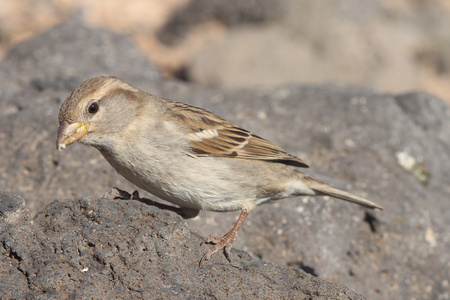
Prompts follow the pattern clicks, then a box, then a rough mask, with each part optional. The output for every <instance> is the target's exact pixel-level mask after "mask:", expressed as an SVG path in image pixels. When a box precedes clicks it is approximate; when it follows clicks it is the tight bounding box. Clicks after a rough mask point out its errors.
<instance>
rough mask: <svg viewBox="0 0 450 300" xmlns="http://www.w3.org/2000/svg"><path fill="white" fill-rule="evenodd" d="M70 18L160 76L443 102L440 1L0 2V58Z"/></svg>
mask: <svg viewBox="0 0 450 300" xmlns="http://www.w3.org/2000/svg"><path fill="white" fill-rule="evenodd" d="M231 4H232V5H231ZM73 15H79V16H80V17H81V18H82V19H83V20H84V21H85V22H86V23H87V24H90V25H93V26H100V27H106V28H109V29H112V30H114V31H116V32H119V33H122V34H125V35H128V36H130V37H131V38H132V39H133V40H135V41H136V42H137V44H138V45H139V47H140V48H141V49H142V50H143V51H144V52H145V53H146V55H148V57H149V58H150V59H151V60H152V61H153V62H154V63H155V64H156V65H157V66H158V67H159V68H160V69H161V70H162V72H163V74H164V75H165V76H167V77H172V78H179V79H182V80H186V81H191V82H196V83H199V84H202V85H210V86H226V87H251V86H258V85H264V86H269V85H278V84H283V83H292V82H295V83H321V82H336V83H342V84H349V85H363V86H368V87H372V88H374V89H376V90H378V91H380V92H386V93H402V92H406V91H416V90H426V91H428V92H430V93H433V94H435V95H438V96H439V97H441V98H443V99H444V100H446V101H447V103H450V85H449V84H448V83H449V79H450V17H449V16H450V1H444V0H440V1H439V0H435V1H429V0H409V1H407V0H377V1H375V0H365V1H364V0H341V1H333V0H320V1H317V0H297V1H294V0H279V1H270V0H229V1H221V0H165V1H161V0H132V1H130V0H109V1H88V0H76V1H75V0H22V1H13V0H0V59H1V58H3V57H4V56H5V55H6V53H7V51H8V49H10V48H11V47H14V45H16V44H17V43H20V42H21V41H24V40H26V39H29V38H31V37H32V36H33V35H36V34H38V33H40V32H42V31H44V30H47V29H49V28H50V27H52V26H54V25H56V24H58V23H60V22H62V21H64V20H65V19H67V18H69V17H71V16H73Z"/></svg>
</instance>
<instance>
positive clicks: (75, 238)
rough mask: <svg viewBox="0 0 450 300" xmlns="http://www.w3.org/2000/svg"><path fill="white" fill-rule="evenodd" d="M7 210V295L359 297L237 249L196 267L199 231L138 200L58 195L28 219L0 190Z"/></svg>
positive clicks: (0, 263)
mask: <svg viewBox="0 0 450 300" xmlns="http://www.w3.org/2000/svg"><path fill="white" fill-rule="evenodd" d="M0 208H1V212H2V213H3V215H2V216H3V218H1V220H0V228H1V230H0V232H1V233H0V241H1V243H0V245H1V246H0V268H1V270H2V272H0V287H1V288H0V297H1V299H13V298H14V299H18V298H33V299H42V298H45V299H62V298H71V299H86V298H89V299H91V298H95V299H119V298H120V299H131V298H133V299H135V298H138V299H161V298H165V299H168V298H170V299H174V298H178V299H187V298H195V299H200V298H201V299H205V298H215V299H225V298H232V299H239V298H245V299H249V298H258V299H275V298H278V299H279V298H284V299H305V298H309V297H312V296H313V295H314V297H315V298H316V299H330V298H333V299H361V298H362V296H360V295H358V294H356V293H355V292H353V291H351V290H349V289H348V288H346V287H344V286H342V285H339V284H336V283H327V282H325V281H323V280H320V279H318V278H315V277H313V276H311V275H309V274H306V273H305V272H303V271H302V270H300V269H296V268H290V267H283V266H275V265H273V264H270V263H266V262H261V261H259V260H256V259H253V258H251V257H250V256H249V255H248V254H246V253H245V252H242V251H238V250H233V252H234V253H233V254H234V255H235V256H236V259H235V262H233V264H230V263H228V261H226V259H225V258H224V257H223V256H219V255H218V256H216V257H213V258H212V261H211V262H210V263H209V264H207V265H204V266H202V267H201V268H198V260H199V259H200V257H201V255H202V251H205V248H206V247H200V246H199V244H200V242H201V240H202V238H201V237H200V236H199V235H198V234H197V233H195V232H192V231H190V230H189V229H188V227H187V226H186V223H185V222H184V221H182V219H181V218H180V217H179V216H177V215H175V214H174V213H172V212H167V211H162V210H160V209H158V208H156V207H154V206H150V205H147V204H144V203H141V202H138V201H123V200H117V201H114V200H102V199H75V200H66V201H61V200H57V201H54V202H52V203H51V204H50V205H49V206H47V207H46V208H45V209H44V210H43V211H41V212H40V213H39V214H38V215H37V216H36V217H35V218H34V219H31V218H30V216H29V215H28V213H27V212H26V211H25V210H24V201H23V199H21V198H20V197H18V196H14V195H11V194H8V193H6V192H4V191H0ZM12 214H16V215H17V216H18V217H20V218H21V222H15V221H12V219H11V217H9V216H11V215H12ZM5 216H8V217H5Z"/></svg>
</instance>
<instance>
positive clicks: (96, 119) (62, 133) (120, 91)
mask: <svg viewBox="0 0 450 300" xmlns="http://www.w3.org/2000/svg"><path fill="white" fill-rule="evenodd" d="M139 93H141V91H140V90H139V89H137V88H135V87H133V86H131V85H129V84H128V83H126V82H125V81H123V80H122V79H120V78H117V77H113V76H100V77H94V78H91V79H88V80H86V81H85V82H83V83H82V84H81V85H80V86H79V87H77V88H76V89H75V90H74V91H73V92H72V93H71V94H70V96H69V97H67V99H66V100H65V101H64V103H63V104H62V106H61V109H60V112H59V128H58V135H57V138H56V148H57V149H58V150H62V149H64V148H66V146H69V145H70V144H72V143H75V142H76V141H79V142H80V143H82V144H86V145H91V146H94V147H96V148H99V149H101V148H102V147H105V146H108V142H109V137H110V135H111V134H114V133H117V132H119V131H120V128H123V126H126V123H127V122H130V120H131V119H132V118H133V117H135V116H136V114H137V113H138V111H139V108H138V106H139V102H140V101H138V100H136V99H139Z"/></svg>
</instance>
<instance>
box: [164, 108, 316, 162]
mask: <svg viewBox="0 0 450 300" xmlns="http://www.w3.org/2000/svg"><path fill="white" fill-rule="evenodd" d="M171 113H172V114H173V116H174V117H176V118H178V119H179V120H181V121H183V122H184V124H185V125H186V127H187V128H188V139H189V148H190V149H189V151H190V152H191V153H190V154H192V155H195V156H221V157H234V158H241V159H255V160H267V161H273V162H279V163H284V164H287V165H291V166H296V167H304V168H308V165H307V164H306V163H305V162H303V161H302V160H301V159H299V158H297V157H295V156H292V155H290V154H288V153H286V152H285V151H284V150H283V149H281V148H279V147H277V146H275V145H274V144H272V143H270V142H269V141H267V140H265V139H263V138H261V137H259V136H257V135H254V134H252V133H251V132H249V131H247V130H245V129H243V128H240V127H238V126H237V125H235V124H233V123H231V122H229V121H227V120H224V119H222V118H220V117H218V116H216V115H214V114H213V113H210V112H208V111H206V110H203V109H201V108H197V107H193V106H190V105H187V104H184V103H177V102H174V106H173V107H172V109H171Z"/></svg>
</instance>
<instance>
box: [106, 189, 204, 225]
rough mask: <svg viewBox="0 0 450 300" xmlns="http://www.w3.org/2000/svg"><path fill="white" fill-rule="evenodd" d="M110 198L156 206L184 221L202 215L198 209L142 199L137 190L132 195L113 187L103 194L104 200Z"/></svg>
mask: <svg viewBox="0 0 450 300" xmlns="http://www.w3.org/2000/svg"><path fill="white" fill-rule="evenodd" d="M108 197H112V198H113V199H121V200H137V201H139V202H142V203H144V204H147V205H151V206H156V207H158V208H159V209H163V210H170V211H173V212H174V213H176V214H178V215H180V216H181V217H182V218H183V219H192V218H195V217H196V216H198V214H199V213H200V210H198V209H194V208H188V207H175V206H171V205H166V204H163V203H159V202H156V201H153V200H151V199H148V198H142V197H140V196H139V192H138V191H137V190H136V191H134V192H133V193H131V194H130V193H128V192H127V191H124V190H122V189H119V188H118V187H113V188H111V189H110V190H109V191H107V192H106V193H104V194H103V197H102V199H105V198H108Z"/></svg>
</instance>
